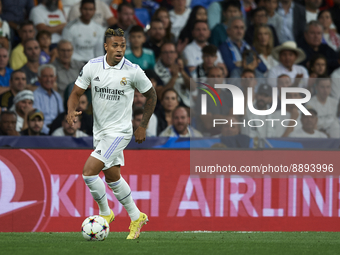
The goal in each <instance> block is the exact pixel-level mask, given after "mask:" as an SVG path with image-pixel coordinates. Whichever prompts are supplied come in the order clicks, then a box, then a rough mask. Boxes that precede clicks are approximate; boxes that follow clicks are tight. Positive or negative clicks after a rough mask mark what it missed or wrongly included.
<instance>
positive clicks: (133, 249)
mask: <svg viewBox="0 0 340 255" xmlns="http://www.w3.org/2000/svg"><path fill="white" fill-rule="evenodd" d="M127 234H128V233H114V232H111V233H110V234H109V236H108V238H107V239H106V240H105V241H102V242H95V241H85V239H83V237H82V235H81V233H80V232H79V233H0V254H20V255H21V254H35V255H38V254H44V255H53V254H62V255H68V254H81V255H82V254H96V255H102V254H112V255H113V254H176V255H180V254H208V255H215V254H237V255H242V254H247V255H248V254H251V255H253V254H261V255H262V254H270V255H272V254H275V255H276V254H290V255H291V254H299V255H301V254H308V255H310V254H322V255H327V254H340V232H142V233H141V236H140V238H139V239H137V240H125V238H126V236H127Z"/></svg>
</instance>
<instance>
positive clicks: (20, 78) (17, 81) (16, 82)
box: [10, 72, 26, 92]
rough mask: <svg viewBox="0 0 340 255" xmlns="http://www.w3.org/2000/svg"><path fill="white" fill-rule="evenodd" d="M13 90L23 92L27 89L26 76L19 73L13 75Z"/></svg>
mask: <svg viewBox="0 0 340 255" xmlns="http://www.w3.org/2000/svg"><path fill="white" fill-rule="evenodd" d="M10 83H11V88H12V89H14V91H17V92H19V91H21V90H23V89H24V88H25V87H26V74H25V73H22V72H17V73H15V74H13V76H12V79H11V81H10Z"/></svg>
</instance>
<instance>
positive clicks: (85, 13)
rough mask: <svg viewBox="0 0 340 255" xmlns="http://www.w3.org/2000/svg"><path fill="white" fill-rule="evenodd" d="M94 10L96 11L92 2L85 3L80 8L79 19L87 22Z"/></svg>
mask: <svg viewBox="0 0 340 255" xmlns="http://www.w3.org/2000/svg"><path fill="white" fill-rule="evenodd" d="M95 12H96V8H95V6H94V4H93V3H85V4H83V6H82V7H81V8H80V13H81V19H83V20H84V21H86V22H89V21H90V20H91V19H92V17H93V16H94V13H95Z"/></svg>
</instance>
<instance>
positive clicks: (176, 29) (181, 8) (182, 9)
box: [169, 0, 191, 41]
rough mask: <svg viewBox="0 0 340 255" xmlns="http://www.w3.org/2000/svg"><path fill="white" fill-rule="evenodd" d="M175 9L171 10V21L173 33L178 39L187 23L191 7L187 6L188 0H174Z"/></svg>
mask: <svg viewBox="0 0 340 255" xmlns="http://www.w3.org/2000/svg"><path fill="white" fill-rule="evenodd" d="M172 4H173V6H174V9H173V10H171V11H170V12H169V14H170V21H171V24H172V25H171V33H173V34H174V36H175V39H176V41H177V39H178V36H179V33H180V32H181V30H182V29H183V27H184V26H185V24H186V23H187V20H188V18H189V15H190V12H191V9H190V8H186V0H173V1H172Z"/></svg>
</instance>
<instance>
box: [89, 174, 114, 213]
mask: <svg viewBox="0 0 340 255" xmlns="http://www.w3.org/2000/svg"><path fill="white" fill-rule="evenodd" d="M83 179H84V181H85V183H86V185H87V187H89V189H90V191H91V194H92V197H93V199H94V200H95V201H96V202H97V204H98V207H99V214H100V215H103V216H107V215H110V213H111V211H110V207H109V203H108V201H107V197H106V191H105V184H104V182H103V180H102V179H101V178H100V177H99V176H98V175H92V176H84V175H83Z"/></svg>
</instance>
